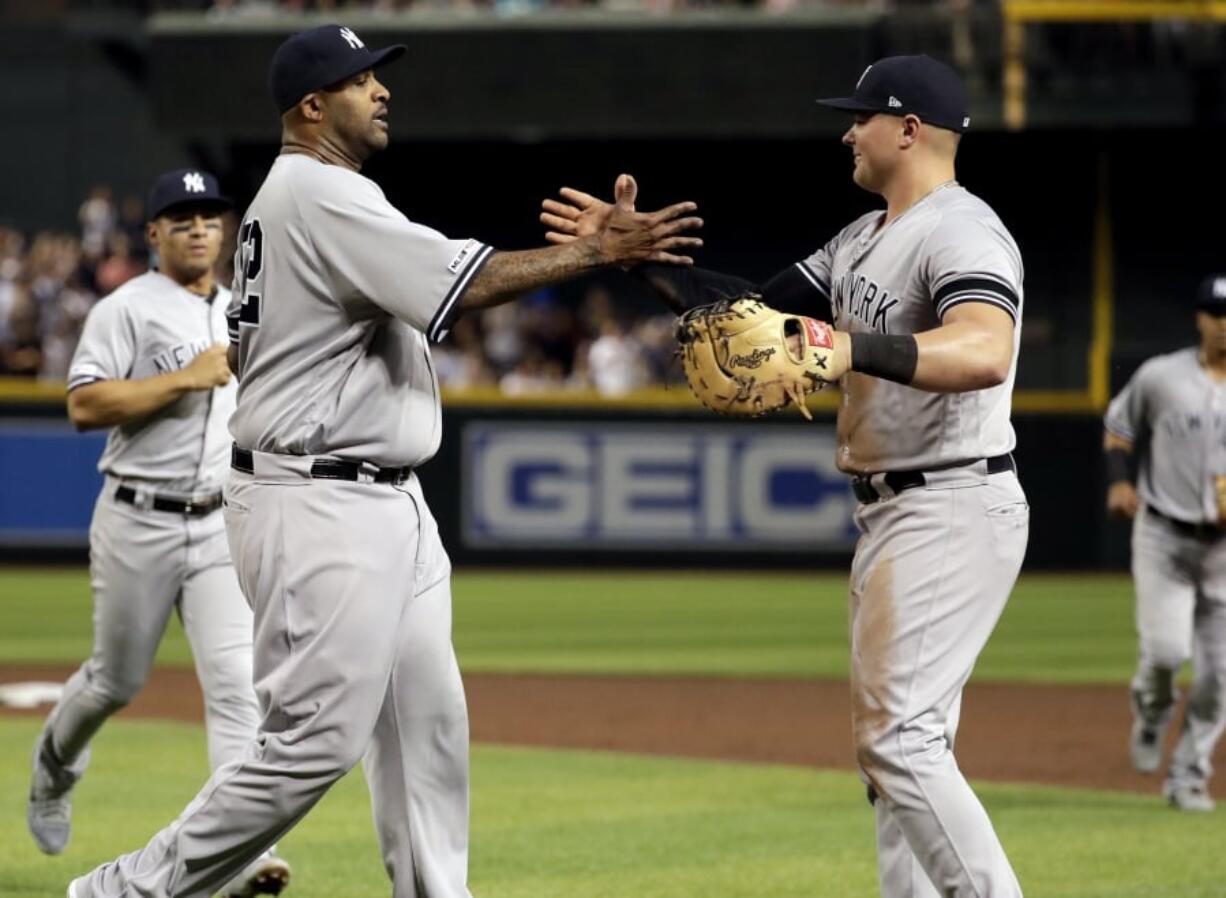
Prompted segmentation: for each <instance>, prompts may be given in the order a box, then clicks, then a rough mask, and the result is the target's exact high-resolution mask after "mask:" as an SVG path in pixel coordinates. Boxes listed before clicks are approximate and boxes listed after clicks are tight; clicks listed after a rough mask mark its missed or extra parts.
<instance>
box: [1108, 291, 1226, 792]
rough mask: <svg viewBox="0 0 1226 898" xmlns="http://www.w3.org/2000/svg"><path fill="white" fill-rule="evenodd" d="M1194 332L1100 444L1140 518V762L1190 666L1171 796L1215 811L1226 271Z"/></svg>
mask: <svg viewBox="0 0 1226 898" xmlns="http://www.w3.org/2000/svg"><path fill="white" fill-rule="evenodd" d="M1196 328H1197V330H1198V331H1199V332H1200V345H1199V346H1192V347H1188V348H1187V349H1181V350H1179V351H1178V352H1172V353H1169V354H1168V355H1160V356H1157V357H1156V358H1152V359H1150V360H1149V361H1147V362H1146V363H1145V364H1143V365H1142V366H1141V367H1140V368H1139V369H1137V372H1136V374H1134V375H1133V377H1132V380H1130V381H1129V382H1128V384H1127V386H1125V387H1124V389H1123V390H1122V391H1120V394H1119V395H1118V396H1116V397H1115V399H1113V400H1112V402H1111V405H1110V406H1109V407H1108V409H1107V415H1106V422H1105V423H1106V433H1105V436H1104V447H1105V450H1106V454H1107V471H1108V481H1109V483H1110V489H1109V492H1108V494H1107V508H1108V510H1109V511H1110V512H1111V513H1113V514H1117V515H1121V516H1123V517H1128V518H1132V519H1133V525H1132V576H1133V581H1134V582H1135V584H1136V595H1137V609H1136V622H1137V636H1138V642H1139V645H1138V652H1137V671H1136V675H1135V676H1134V677H1133V680H1132V706H1133V727H1132V735H1131V739H1130V743H1129V747H1130V751H1131V754H1132V762H1133V764H1134V765H1135V766H1136V768H1137V769H1138V770H1141V771H1143V772H1145V773H1153V772H1154V771H1156V770H1157V769H1158V767H1159V766H1161V764H1162V747H1163V737H1164V735H1165V733H1166V730H1167V726H1168V724H1169V723H1170V719H1171V712H1172V710H1173V708H1174V705H1175V700H1176V698H1177V695H1176V689H1175V679H1176V677H1177V676H1178V674H1179V670H1180V668H1182V667H1183V665H1184V662H1186V661H1188V660H1189V659H1191V661H1192V666H1193V673H1194V677H1195V678H1194V680H1193V683H1192V690H1191V692H1190V693H1189V694H1188V701H1187V704H1186V706H1185V711H1184V722H1183V732H1182V734H1181V735H1180V737H1179V743H1178V745H1177V746H1176V748H1175V753H1174V755H1172V757H1171V762H1170V768H1169V769H1168V771H1167V777H1166V782H1165V784H1164V785H1163V792H1164V794H1165V795H1166V797H1167V800H1168V801H1169V802H1170V803H1171V805H1172V806H1173V807H1176V808H1179V809H1181V810H1185V811H1211V810H1213V800H1212V799H1211V798H1210V797H1209V788H1208V787H1209V777H1210V775H1211V774H1212V773H1213V765H1212V764H1211V763H1210V759H1211V758H1212V757H1213V749H1214V747H1215V746H1216V745H1217V742H1218V740H1219V739H1220V738H1221V736H1222V730H1223V728H1224V727H1226V275H1216V276H1214V277H1210V278H1206V279H1205V281H1204V282H1203V283H1202V284H1201V285H1200V289H1199V291H1198V293H1197V297H1196ZM1134 460H1135V466H1134V464H1133V461H1134ZM1134 469H1135V470H1136V471H1137V475H1136V478H1135V479H1136V482H1135V484H1134V475H1133V471H1134Z"/></svg>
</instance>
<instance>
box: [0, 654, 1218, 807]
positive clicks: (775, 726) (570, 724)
mask: <svg viewBox="0 0 1226 898" xmlns="http://www.w3.org/2000/svg"><path fill="white" fill-rule="evenodd" d="M70 672H71V671H70V670H69V669H67V668H64V667H47V666H8V665H6V666H2V667H0V683H5V682H21V681H29V680H53V681H57V680H63V679H65V678H66V677H67V676H68V674H69V673H70ZM464 682H465V685H466V687H467V690H468V700H469V713H470V717H471V720H472V737H473V741H475V742H486V743H500V744H505V745H535V746H549V747H559V748H591V749H604V750H608V751H623V752H639V753H645V754H659V755H677V756H684V757H695V758H719V759H723V760H731V761H754V762H760V763H775V764H798V765H803V766H807V767H824V768H836V769H840V768H841V769H852V767H853V764H852V751H851V737H850V725H849V723H848V720H849V714H850V710H849V709H850V702H849V698H848V688H847V684H846V683H845V682H842V681H835V680H725V679H709V678H647V677H579V676H575V677H555V676H494V675H488V674H470V675H468V676H466V677H465V678H464ZM1127 696H1128V693H1127V688H1126V686H1125V685H1124V684H1121V685H1120V686H1110V687H1108V686H1035V685H1011V684H986V685H974V684H972V685H971V686H970V687H968V688H967V690H966V696H965V699H964V701H963V709H962V724H961V727H960V730H959V734H958V758H959V762H960V764H961V766H962V769H963V770H964V771H965V772H966V774H967V776H968V777H970V778H972V779H987V780H1001V781H1010V782H1033V783H1050V784H1054V785H1076V786H1087V787H1091V788H1099V789H1126V790H1132V791H1139V792H1148V793H1156V792H1157V791H1158V788H1159V786H1160V780H1158V779H1157V778H1155V777H1146V776H1141V775H1140V774H1138V773H1135V772H1134V771H1133V770H1132V767H1131V765H1130V763H1129V760H1128V751H1127V740H1128V728H1129V724H1130V716H1129V711H1128V697H1127ZM46 712H47V709H46V708H42V709H39V710H36V711H17V710H12V709H4V711H3V713H5V714H22V715H40V716H41V715H44V714H46ZM122 713H123V714H124V715H126V716H129V717H147V718H148V717H152V718H164V719H174V720H187V721H193V722H194V721H199V720H201V719H202V714H203V712H202V706H201V701H200V689H199V686H198V685H197V683H196V677H195V674H194V672H193V671H191V670H173V669H160V670H157V671H155V673H154V676H153V678H152V679H151V680H150V682H149V684H148V685H147V686H146V687H145V689H144V691H143V692H142V693H141V694H140V695H139V696H138V697H137V699H136V701H135V702H133V703H132V705H131V706H129V707H128V708H126V709H125V710H124V711H123V712H122ZM1174 730H1175V728H1174V727H1172V732H1174ZM1215 760H1216V765H1217V766H1218V767H1219V768H1222V767H1223V766H1226V750H1223V747H1219V751H1218V755H1217V757H1216V759H1215Z"/></svg>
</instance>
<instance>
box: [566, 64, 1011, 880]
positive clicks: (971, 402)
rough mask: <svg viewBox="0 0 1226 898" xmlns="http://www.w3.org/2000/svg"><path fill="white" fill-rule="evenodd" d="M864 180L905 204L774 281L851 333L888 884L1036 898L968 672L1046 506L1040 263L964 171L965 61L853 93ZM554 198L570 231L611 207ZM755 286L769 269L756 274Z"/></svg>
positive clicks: (853, 458)
mask: <svg viewBox="0 0 1226 898" xmlns="http://www.w3.org/2000/svg"><path fill="white" fill-rule="evenodd" d="M821 102H823V103H824V104H825V105H827V106H832V107H834V108H836V109H842V110H846V111H848V112H851V113H852V114H853V115H854V119H853V122H852V125H851V127H850V128H849V129H848V130H847V132H846V134H844V136H843V143H844V144H846V145H847V146H848V148H850V149H851V151H852V158H853V164H854V169H853V175H852V176H853V178H854V180H855V182H856V183H857V184H858V185H859V186H860V187H862V188H864V189H865V190H868V191H870V192H872V193H876V194H878V195H880V196H881V197H882V198H883V199H884V200H885V201H886V208H885V210H883V211H875V212H870V213H868V214H867V215H863V216H861V217H860V218H858V219H856V220H855V221H853V222H852V223H851V224H850V225H848V226H847V227H846V228H844V229H843V230H842V231H840V232H839V233H838V234H837V235H836V236H835V237H834V239H833V240H831V241H830V242H829V243H827V244H826V245H825V246H823V247H822V248H821V249H819V250H818V251H817V252H815V253H814V254H813V255H812V256H810V257H809V258H807V259H805V260H804V261H802V262H799V263H797V264H795V265H793V266H791V267H789V268H788V269H786V270H784V271H783V272H780V273H779V274H777V275H776V276H775V277H773V278H772V279H770V280H769V281H768V282H767V283H766V284H765V285H763V286H762V287H761V288H758V290H757V292H760V293H761V294H762V296H763V299H764V301H765V302H766V304H767V305H769V306H770V307H772V308H775V309H783V310H788V311H791V312H793V313H795V314H798V315H805V316H812V315H814V314H815V313H820V310H821V309H822V307H823V306H825V304H826V303H829V305H830V308H831V311H832V313H833V321H834V324H835V326H836V328H837V330H836V331H835V332H834V334H833V352H832V356H831V361H830V363H829V373H828V375H827V376H828V377H829V378H833V377H835V376H837V375H840V374H842V375H843V376H842V378H841V387H842V400H841V403H840V407H839V413H838V425H837V435H838V450H837V452H838V456H837V464H838V466H839V468H840V469H841V470H843V471H846V472H847V473H848V474H850V475H852V478H853V479H852V487H853V491H854V493H855V495H856V497H857V498H858V499H859V501H860V505H859V507H858V509H857V510H856V512H855V521H856V524H857V526H858V527H859V529H860V532H861V537H860V540H859V542H858V544H857V546H856V552H855V558H854V560H853V562H852V569H851V584H850V618H851V620H850V624H851V689H852V730H853V737H854V742H855V750H856V759H857V761H858V763H859V767H860V770H861V773H862V776H863V778H864V780H865V782H866V783H867V784H868V786H869V797H870V800H871V801H872V802H873V804H874V805H875V807H876V815H877V850H878V870H879V879H880V886H881V893H882V895H884V896H887V898H921V896H922V898H950V896H954V898H963V896H965V898H972V896H973V898H1014V896H1020V895H1021V887H1020V886H1019V885H1018V881H1017V878H1016V876H1015V875H1014V873H1013V869H1012V867H1011V866H1010V864H1009V861H1008V859H1007V858H1006V857H1005V852H1004V849H1003V848H1002V847H1001V844H1000V841H999V840H998V839H997V837H996V833H995V831H994V830H993V828H992V823H991V821H990V820H989V819H988V816H987V814H986V812H985V811H984V809H983V806H982V805H981V804H980V803H979V800H978V799H977V798H976V796H975V793H974V792H973V791H972V790H971V787H970V786H969V785H968V784H967V782H966V780H965V779H964V778H963V776H962V773H961V771H959V769H958V764H957V762H956V761H955V759H954V755H953V745H954V735H955V733H956V731H957V725H958V716H959V712H960V710H961V699H962V688H963V686H965V684H966V682H967V680H968V678H969V677H970V674H971V669H972V668H973V667H974V665H975V660H976V658H978V656H979V653H980V652H981V651H982V649H983V647H984V645H986V643H987V640H988V637H989V636H990V634H991V632H992V630H993V628H994V627H995V626H996V622H997V620H998V619H999V617H1000V615H1001V612H1002V611H1003V610H1004V607H1005V603H1006V601H1007V600H1008V597H1009V594H1010V592H1011V591H1012V589H1013V584H1014V582H1015V581H1016V579H1017V575H1018V572H1019V570H1020V569H1021V564H1022V556H1023V555H1024V554H1025V550H1026V540H1027V534H1028V530H1029V513H1030V509H1029V506H1028V504H1027V502H1026V497H1025V495H1024V494H1023V492H1022V488H1021V485H1020V484H1019V482H1018V478H1017V473H1016V469H1015V466H1014V462H1013V457H1012V455H1011V452H1012V450H1013V448H1014V445H1015V437H1014V433H1013V427H1012V425H1011V423H1010V397H1011V394H1012V391H1013V381H1014V375H1015V372H1016V365H1017V350H1018V340H1019V333H1020V322H1021V314H1022V260H1021V255H1020V253H1019V252H1018V248H1017V245H1016V244H1015V243H1014V241H1013V238H1012V237H1011V236H1010V234H1009V231H1008V230H1007V229H1006V228H1005V226H1004V225H1003V224H1002V223H1001V221H1000V219H999V218H998V217H997V216H996V214H995V212H993V211H992V209H991V208H990V207H989V206H988V205H987V204H986V203H985V202H984V201H983V200H981V199H979V198H978V197H976V196H974V195H973V194H971V193H970V192H969V191H967V190H966V189H965V188H964V187H962V186H961V185H959V184H958V182H957V181H956V180H955V175H954V159H955V155H956V153H957V149H958V144H959V141H960V139H961V135H962V132H964V131H965V130H966V129H967V127H968V126H969V124H970V119H969V117H968V114H967V98H966V92H965V89H964V88H963V85H962V83H961V81H960V79H959V78H958V76H957V74H956V73H955V72H954V71H953V70H952V69H950V68H949V67H948V66H946V65H944V64H943V63H940V62H937V61H936V60H933V59H931V58H929V57H927V56H896V57H890V58H887V59H883V60H880V61H879V62H877V63H875V64H874V65H872V66H869V68H868V69H867V70H866V71H865V72H864V74H863V75H862V76H861V77H860V80H859V82H858V83H857V84H856V88H855V90H854V92H853V93H852V95H851V96H850V97H845V98H840V99H834V100H824V101H821ZM563 196H564V197H565V198H566V199H567V200H569V203H562V202H558V201H554V200H547V201H546V202H545V204H544V205H545V210H546V211H545V213H544V214H543V215H542V221H544V222H545V224H546V225H548V226H549V227H551V228H552V229H553V230H552V232H551V233H550V235H549V239H550V240H551V241H553V242H555V243H563V244H564V243H566V242H567V241H569V240H572V239H575V237H576V235H580V234H584V233H586V232H587V231H589V230H590V229H591V227H592V226H593V223H594V222H597V221H600V220H602V218H603V217H604V216H606V215H607V214H608V210H609V209H610V208H611V207H609V206H608V205H607V204H604V203H601V202H600V201H598V200H596V199H595V198H594V197H591V196H588V195H587V194H581V193H579V192H577V191H572V190H567V191H564V192H563ZM649 277H650V278H651V280H652V281H653V283H656V284H657V286H659V287H661V289H662V290H663V291H664V292H666V294H667V295H668V296H670V297H672V298H673V299H674V300H679V301H680V302H681V303H682V304H685V305H691V306H692V305H693V304H694V303H695V302H698V303H702V302H707V301H710V300H711V299H712V298H715V297H716V296H717V295H719V294H720V293H723V294H724V295H737V294H738V293H740V292H742V291H743V290H744V288H745V286H747V284H746V282H744V281H740V280H739V279H736V278H731V277H729V276H727V275H720V274H717V273H714V272H704V271H702V270H699V269H686V270H683V271H681V272H680V273H679V274H678V275H676V276H670V275H668V273H667V272H660V271H659V270H653V271H651V272H649ZM748 286H752V285H748Z"/></svg>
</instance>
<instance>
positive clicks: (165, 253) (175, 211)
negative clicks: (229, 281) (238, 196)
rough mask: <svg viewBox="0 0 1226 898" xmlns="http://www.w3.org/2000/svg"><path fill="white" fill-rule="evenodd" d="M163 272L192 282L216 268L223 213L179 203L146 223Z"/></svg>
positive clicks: (184, 281)
mask: <svg viewBox="0 0 1226 898" xmlns="http://www.w3.org/2000/svg"><path fill="white" fill-rule="evenodd" d="M145 234H146V236H147V237H148V238H149V245H150V246H151V247H152V248H153V249H154V250H155V251H156V252H157V254H158V267H159V268H160V269H161V271H162V273H163V274H165V275H167V276H168V277H170V278H173V279H174V280H176V281H178V282H179V283H190V282H192V281H196V280H199V279H200V278H202V277H204V276H205V275H206V274H208V273H209V272H210V271H212V270H213V265H214V264H216V262H217V256H218V254H219V253H220V252H221V235H222V226H221V212H220V211H219V210H218V209H217V208H214V207H200V206H195V207H193V206H176V207H173V208H171V209H168V210H167V211H166V212H165V213H163V214H162V215H159V216H158V217H157V218H155V219H154V220H153V221H151V222H149V224H148V225H146V226H145Z"/></svg>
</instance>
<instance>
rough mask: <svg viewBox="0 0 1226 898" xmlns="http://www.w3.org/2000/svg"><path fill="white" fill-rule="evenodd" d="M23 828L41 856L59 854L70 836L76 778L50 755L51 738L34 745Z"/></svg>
mask: <svg viewBox="0 0 1226 898" xmlns="http://www.w3.org/2000/svg"><path fill="white" fill-rule="evenodd" d="M33 767H34V769H33V771H32V774H31V777H30V801H29V804H27V805H26V826H27V827H28V828H29V830H30V835H31V836H33V837H34V842H35V844H37V845H38V849H39V851H41V852H42V853H43V854H59V853H60V852H61V851H63V850H64V847H65V846H66V845H67V844H68V838H69V836H71V835H72V787H73V786H75V785H76V784H77V779H78V778H79V777H78V776H77V775H76V774H74V773H73V772H72V771H70V770H68V769H67V768H65V767H64V766H63V765H61V764H60V762H59V760H58V759H57V758H56V757H55V755H54V754H53V753H52V752H51V748H50V737H49V736H42V737H40V738H39V740H38V743H37V744H36V745H35V746H34V764H33Z"/></svg>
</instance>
